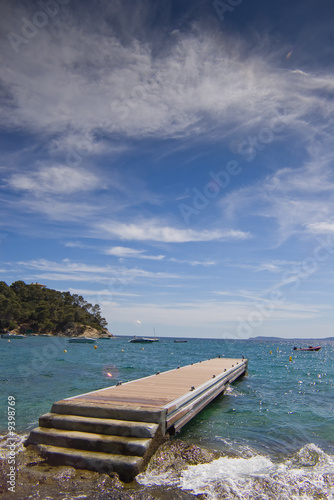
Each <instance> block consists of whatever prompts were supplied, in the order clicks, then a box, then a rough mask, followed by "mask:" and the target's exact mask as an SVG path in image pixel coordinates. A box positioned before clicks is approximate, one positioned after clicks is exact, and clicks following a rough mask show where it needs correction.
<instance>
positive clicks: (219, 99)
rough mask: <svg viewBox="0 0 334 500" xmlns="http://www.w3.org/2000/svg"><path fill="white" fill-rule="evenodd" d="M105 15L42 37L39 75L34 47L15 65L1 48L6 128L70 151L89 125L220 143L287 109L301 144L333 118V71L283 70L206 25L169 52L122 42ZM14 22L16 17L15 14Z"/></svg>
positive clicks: (62, 22) (59, 23) (172, 42)
mask: <svg viewBox="0 0 334 500" xmlns="http://www.w3.org/2000/svg"><path fill="white" fill-rule="evenodd" d="M6 5H7V4H6ZM103 7H104V9H108V5H107V3H104V4H103ZM7 10H9V7H8V6H7ZM119 10H120V12H121V10H122V9H121V6H119ZM102 11H103V12H104V10H103V9H102ZM102 11H101V13H99V12H95V13H93V14H92V13H91V12H90V13H89V14H88V12H87V16H85V15H84V13H82V15H81V16H80V17H78V18H77V19H76V22H75V23H73V21H72V20H70V18H69V17H67V16H58V17H57V18H55V19H54V20H53V21H52V24H51V23H50V24H49V26H48V29H43V30H40V32H39V34H38V40H39V47H43V50H42V49H40V50H39V52H38V57H39V68H43V71H39V74H38V78H36V71H35V67H36V64H35V60H36V42H37V40H33V41H32V42H34V43H32V42H31V43H29V44H27V45H25V46H24V47H22V50H21V51H20V53H19V54H17V56H16V57H15V58H13V51H12V48H11V46H10V44H9V43H7V44H6V45H4V51H3V59H4V61H5V63H10V68H11V69H10V70H9V68H8V66H7V64H5V65H4V68H3V72H2V82H3V87H4V91H5V92H6V94H7V95H8V96H9V97H8V99H7V100H6V101H4V104H3V106H2V109H1V111H2V113H1V116H2V122H1V123H2V125H3V126H4V127H10V128H12V127H18V126H20V127H26V128H27V129H28V130H30V131H34V132H35V131H39V132H41V131H42V132H43V133H50V134H51V133H52V134H54V133H57V134H59V135H60V137H61V140H60V141H59V143H60V144H64V150H66V148H67V146H68V143H70V144H71V145H72V146H75V145H76V146H78V145H79V144H80V143H81V142H82V138H81V135H82V132H83V131H84V130H86V128H87V125H86V124H87V123H89V124H91V128H92V129H94V128H97V127H100V128H101V127H102V128H103V130H104V131H105V134H106V135H109V136H110V137H112V136H113V135H114V134H120V135H121V136H123V137H136V138H143V137H157V138H167V137H175V138H176V137H181V136H183V137H194V136H198V135H199V134H207V135H209V136H210V135H211V137H212V134H214V135H215V136H216V137H218V136H220V137H222V136H223V135H229V134H230V133H231V131H233V130H234V131H235V130H236V129H239V132H240V131H241V130H245V131H247V130H250V129H251V128H254V127H259V126H263V125H265V124H266V123H268V120H270V119H271V118H272V116H273V110H274V109H277V108H279V107H281V106H282V105H283V104H284V105H285V106H286V108H287V109H289V113H288V115H287V117H286V120H287V124H288V125H289V126H291V128H293V129H294V130H295V131H297V132H299V133H301V134H302V136H303V137H305V136H308V137H314V136H315V134H316V133H319V132H321V133H325V130H326V125H325V123H324V122H323V123H320V122H319V123H318V126H317V127H314V126H312V125H311V124H310V118H311V117H312V116H314V115H315V114H316V115H318V116H319V117H322V118H323V119H326V118H328V117H329V116H331V113H332V111H333V104H332V103H330V102H328V101H326V99H324V96H323V90H324V89H327V90H329V91H331V90H332V89H333V75H332V74H331V73H330V71H329V70H328V72H327V74H323V75H322V76H321V77H318V76H316V75H313V74H311V73H309V74H307V73H305V72H303V71H301V70H298V69H297V70H295V71H294V72H292V71H286V72H283V71H281V69H280V70H277V69H276V67H275V61H274V60H273V55H272V54H271V53H270V51H269V53H268V51H266V52H267V53H268V56H267V57H264V55H263V51H262V52H261V47H260V46H259V48H258V50H257V51H256V50H254V51H253V52H252V53H251V54H249V53H248V55H247V57H245V53H247V45H246V43H245V42H243V41H242V40H241V38H240V37H234V36H233V35H227V34H224V35H221V34H219V32H215V33H213V32H212V31H211V32H209V31H208V30H206V29H205V28H204V27H203V29H202V30H201V31H200V32H199V31H198V30H197V29H195V28H194V29H193V30H188V31H187V32H181V31H178V30H174V31H173V32H172V33H171V34H170V36H169V43H168V44H167V45H164V48H163V50H159V49H158V48H157V47H154V48H153V46H152V42H150V39H149V38H148V39H147V40H146V39H143V37H142V36H141V37H139V36H138V38H137V39H136V36H134V37H133V38H132V41H131V43H124V41H123V40H121V37H119V38H117V37H116V36H115V33H114V32H112V31H110V29H109V30H108V26H107V21H106V18H105V14H103V15H102ZM4 14H7V12H6V9H5V10H4ZM8 16H13V17H14V19H15V17H16V18H19V15H18V14H16V16H14V15H13V12H12V10H11V12H9V13H8ZM88 16H89V17H88ZM107 17H108V16H107ZM139 22H142V21H140V20H139ZM97 27H98V28H99V29H95V30H94V28H97ZM148 35H150V34H149V33H148ZM265 43H268V40H266V41H265ZM65 47H66V49H67V50H64V48H65ZM18 82H20V83H18ZM222 89H224V91H222ZM9 103H10V105H9ZM41 109H43V112H42V113H41V112H40V110H41ZM327 126H328V124H327ZM70 136H71V137H72V138H70ZM72 146H71V147H72ZM98 147H99V148H100V147H101V144H100V145H99V146H98Z"/></svg>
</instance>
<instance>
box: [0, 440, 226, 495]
mask: <svg viewBox="0 0 334 500" xmlns="http://www.w3.org/2000/svg"><path fill="white" fill-rule="evenodd" d="M16 437H17V438H18V440H17V442H18V443H19V444H18V446H17V448H18V449H17V453H16V480H15V483H16V485H15V491H9V490H8V488H7V487H6V484H7V479H8V478H7V475H8V469H9V466H8V461H7V456H8V451H7V456H6V455H5V453H2V456H1V460H0V496H1V498H3V499H4V500H7V499H8V500H22V499H23V498H30V497H31V495H33V498H37V499H41V500H42V499H43V500H44V499H45V498H48V499H52V500H65V499H66V498H68V496H70V497H71V498H72V496H73V497H75V498H87V499H89V500H91V499H92V500H94V499H96V500H100V499H101V500H107V499H108V500H110V499H111V498H112V499H113V500H157V499H161V500H175V499H180V500H191V499H195V498H199V499H202V498H203V499H204V498H207V497H206V496H204V497H203V496H202V495H194V494H192V493H191V492H187V491H182V490H180V489H179V488H178V487H177V486H172V485H171V486H170V487H168V488H167V489H166V486H165V485H164V484H163V485H159V484H156V485H152V484H147V485H145V484H141V483H140V482H138V481H137V480H134V481H132V482H131V483H123V482H122V481H120V479H119V477H118V474H116V473H112V474H110V475H108V474H100V473H98V472H92V471H88V470H83V469H74V468H73V467H69V466H66V465H53V464H49V463H48V462H47V461H46V460H44V459H43V458H41V456H40V455H39V453H38V451H37V447H35V446H32V445H30V446H28V447H27V448H25V447H24V445H23V442H24V440H25V439H26V437H27V435H24V436H23V435H17V436H16ZM5 439H6V437H5V436H3V437H2V442H3V441H4V440H5ZM1 444H2V443H1ZM2 450H5V448H2ZM218 456H219V455H217V454H216V453H214V452H210V451H207V450H203V449H201V448H199V447H198V446H194V445H189V443H185V442H183V441H181V440H178V439H171V440H167V441H166V442H165V443H164V444H162V445H161V446H160V447H159V449H158V450H157V452H156V453H155V455H154V456H153V457H152V459H151V461H150V462H149V464H148V466H147V469H146V471H145V473H144V474H143V475H145V474H146V472H147V471H149V474H151V475H152V474H153V475H156V476H158V475H159V474H160V475H163V474H165V473H166V471H167V470H169V471H171V470H172V471H173V473H174V475H175V476H176V475H180V474H181V473H182V471H183V470H184V469H186V468H187V466H188V465H197V464H203V463H209V462H211V461H212V460H214V459H215V458H217V457H218Z"/></svg>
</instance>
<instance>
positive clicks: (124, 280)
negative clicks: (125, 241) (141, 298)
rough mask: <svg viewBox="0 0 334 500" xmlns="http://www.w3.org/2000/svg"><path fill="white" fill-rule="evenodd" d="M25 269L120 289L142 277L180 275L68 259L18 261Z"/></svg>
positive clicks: (44, 276) (51, 277)
mask: <svg viewBox="0 0 334 500" xmlns="http://www.w3.org/2000/svg"><path fill="white" fill-rule="evenodd" d="M18 265H19V266H20V267H21V268H22V269H24V270H30V271H33V274H32V273H30V274H29V276H30V277H35V278H38V279H48V280H55V281H67V280H69V281H87V282H94V281H95V282H96V283H104V284H106V283H107V284H108V285H109V286H110V287H111V288H115V289H116V290H117V289H118V290H120V289H121V288H122V289H124V288H126V287H129V286H130V285H131V283H133V282H135V280H140V279H147V278H152V279H177V278H179V276H178V275H176V274H172V273H165V272H152V271H147V270H145V269H139V268H136V267H135V268H129V267H126V266H110V265H104V266H97V265H87V264H83V263H80V262H72V261H70V260H68V259H65V260H63V261H62V262H61V263H59V262H52V261H49V260H46V259H38V260H30V261H26V262H18Z"/></svg>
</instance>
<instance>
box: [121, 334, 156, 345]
mask: <svg viewBox="0 0 334 500" xmlns="http://www.w3.org/2000/svg"><path fill="white" fill-rule="evenodd" d="M128 342H130V343H132V344H135V343H138V344H151V343H152V342H159V339H156V338H149V337H136V336H134V337H133V338H132V339H130V340H129V341H128Z"/></svg>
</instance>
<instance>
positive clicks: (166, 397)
mask: <svg viewBox="0 0 334 500" xmlns="http://www.w3.org/2000/svg"><path fill="white" fill-rule="evenodd" d="M246 365H247V361H246V360H242V359H227V358H215V359H211V360H206V361H203V362H199V363H195V364H192V365H188V366H184V367H181V368H177V369H174V370H170V371H166V372H163V373H160V374H156V375H151V376H149V377H145V378H142V379H138V380H134V381H131V382H127V383H124V384H122V385H118V386H116V385H114V386H111V387H107V388H105V389H100V390H98V391H93V392H90V393H87V394H82V395H79V396H75V397H72V398H68V399H66V400H64V402H66V401H68V402H74V401H75V404H76V405H80V404H82V405H86V404H87V403H89V404H90V405H92V406H94V404H96V405H97V406H99V405H104V404H105V403H108V404H115V405H118V404H121V405H122V406H123V405H124V406H126V405H129V406H134V405H140V406H151V407H155V408H161V409H167V412H172V411H175V409H176V407H177V404H181V403H182V399H184V404H185V403H186V402H187V401H188V400H189V398H190V399H193V398H195V396H197V392H196V391H205V390H206V389H208V390H209V388H211V387H212V384H218V382H219V380H220V379H223V378H224V377H225V376H226V378H227V381H226V383H228V382H229V381H230V380H232V379H233V380H234V379H235V378H236V377H238V376H239V375H240V373H241V372H242V371H243V370H245V366H246ZM237 368H238V369H237ZM236 369H237V370H236ZM231 370H232V371H235V370H236V374H234V375H233V374H230V371H231ZM206 386H207V387H206ZM192 391H194V394H190V393H191V392H192ZM180 398H181V400H180ZM179 400H180V401H179Z"/></svg>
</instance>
